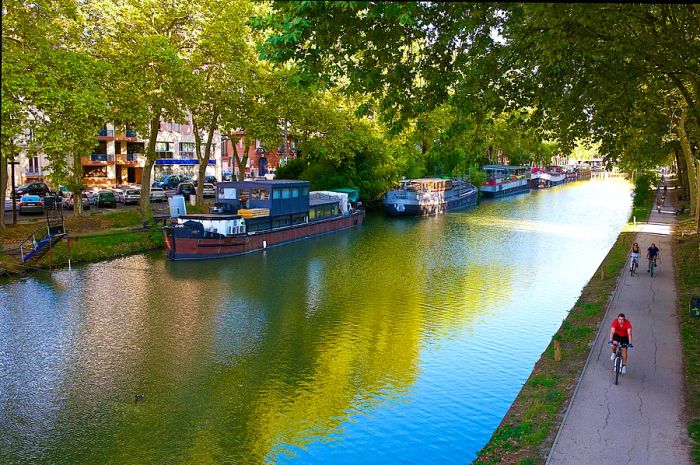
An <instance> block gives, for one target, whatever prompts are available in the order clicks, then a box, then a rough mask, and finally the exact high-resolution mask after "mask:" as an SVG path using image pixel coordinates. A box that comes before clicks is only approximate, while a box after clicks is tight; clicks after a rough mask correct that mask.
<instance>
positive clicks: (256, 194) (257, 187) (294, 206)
mask: <svg viewBox="0 0 700 465" xmlns="http://www.w3.org/2000/svg"><path fill="white" fill-rule="evenodd" d="M216 202H217V203H225V204H229V205H231V206H232V207H233V209H234V211H237V210H239V209H267V210H269V216H271V217H273V216H278V215H297V214H302V213H303V214H304V215H306V213H307V212H308V211H309V182H308V181H290V180H274V179H273V180H265V179H262V180H256V181H232V182H220V183H218V184H217V185H216Z"/></svg>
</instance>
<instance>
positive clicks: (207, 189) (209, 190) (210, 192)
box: [202, 182, 216, 197]
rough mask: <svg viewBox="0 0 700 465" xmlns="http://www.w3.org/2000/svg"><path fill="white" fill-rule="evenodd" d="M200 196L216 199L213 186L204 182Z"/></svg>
mask: <svg viewBox="0 0 700 465" xmlns="http://www.w3.org/2000/svg"><path fill="white" fill-rule="evenodd" d="M202 196H204V197H216V189H215V188H214V184H212V183H209V182H205V183H204V186H202Z"/></svg>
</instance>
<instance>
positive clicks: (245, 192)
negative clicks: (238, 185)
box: [238, 189, 250, 205]
mask: <svg viewBox="0 0 700 465" xmlns="http://www.w3.org/2000/svg"><path fill="white" fill-rule="evenodd" d="M249 198H250V190H249V189H241V190H240V191H239V192H238V200H240V201H241V204H242V205H245V204H246V202H248V199H249Z"/></svg>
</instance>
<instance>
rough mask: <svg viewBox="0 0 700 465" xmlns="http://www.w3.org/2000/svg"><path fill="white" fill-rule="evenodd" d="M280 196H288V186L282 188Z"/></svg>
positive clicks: (286, 197)
mask: <svg viewBox="0 0 700 465" xmlns="http://www.w3.org/2000/svg"><path fill="white" fill-rule="evenodd" d="M282 198H283V199H288V198H289V188H288V187H285V188H284V189H282Z"/></svg>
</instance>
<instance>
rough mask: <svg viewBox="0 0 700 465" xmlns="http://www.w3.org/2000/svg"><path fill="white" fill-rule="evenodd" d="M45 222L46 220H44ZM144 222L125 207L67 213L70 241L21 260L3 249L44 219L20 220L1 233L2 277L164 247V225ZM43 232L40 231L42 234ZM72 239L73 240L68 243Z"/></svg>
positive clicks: (190, 209)
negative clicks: (44, 253) (150, 224)
mask: <svg viewBox="0 0 700 465" xmlns="http://www.w3.org/2000/svg"><path fill="white" fill-rule="evenodd" d="M187 211H188V213H205V212H207V211H209V206H208V205H204V206H202V207H196V206H192V205H188V206H187ZM43 224H44V225H45V222H44V223H43ZM142 225H143V223H142V221H141V218H140V216H139V214H138V212H137V211H136V210H122V211H114V212H107V213H96V214H92V215H82V216H66V217H65V229H66V231H67V232H68V236H69V240H68V241H65V240H64V241H61V242H59V243H58V244H56V246H55V247H54V248H53V249H52V250H51V252H50V253H47V254H46V255H45V256H43V257H41V258H39V259H36V260H31V261H30V262H29V263H28V264H27V265H23V264H22V263H20V260H19V258H18V256H17V255H11V254H3V253H2V250H9V249H11V248H14V247H16V246H17V245H18V244H19V243H20V242H22V241H23V240H25V239H26V238H27V237H28V236H29V235H31V234H32V233H33V232H34V231H36V229H37V228H40V227H41V226H42V222H34V223H19V224H17V225H10V226H8V227H6V228H5V229H3V230H2V235H1V236H0V238H1V240H0V246H2V248H0V276H2V275H10V276H13V275H18V274H19V275H21V274H24V273H26V272H30V271H33V270H36V269H47V268H54V267H60V266H65V265H67V264H68V258H69V255H70V260H71V263H75V264H77V263H89V262H97V261H100V260H109V259H111V258H116V257H123V256H125V255H131V254H135V253H139V252H144V251H146V250H152V249H158V248H161V247H163V246H164V242H163V232H162V230H161V229H160V228H153V229H146V230H144V229H140V228H141V227H142ZM42 233H43V231H42V232H39V233H37V234H39V235H41V234H42ZM67 242H69V243H67Z"/></svg>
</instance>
